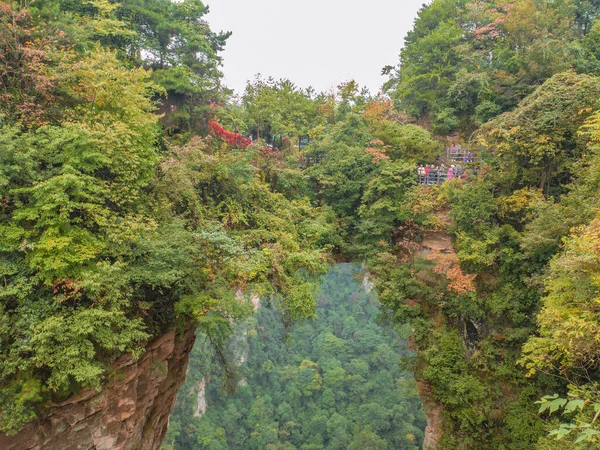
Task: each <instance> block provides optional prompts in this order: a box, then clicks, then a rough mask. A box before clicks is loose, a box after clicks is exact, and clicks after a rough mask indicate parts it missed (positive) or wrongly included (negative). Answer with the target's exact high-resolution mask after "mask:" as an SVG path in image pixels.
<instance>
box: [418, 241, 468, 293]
mask: <svg viewBox="0 0 600 450" xmlns="http://www.w3.org/2000/svg"><path fill="white" fill-rule="evenodd" d="M427 259H428V260H430V261H435V263H436V265H435V267H434V268H433V271H434V272H435V273H437V274H440V275H445V276H446V278H447V279H448V281H450V284H449V285H448V289H449V290H450V291H452V292H454V293H455V294H457V295H463V294H466V293H468V292H474V291H475V284H474V283H473V282H474V281H475V275H471V274H465V273H464V272H463V271H462V269H461V268H460V265H459V263H458V257H457V256H456V253H454V252H451V253H441V252H438V251H432V252H431V253H430V254H429V255H427Z"/></svg>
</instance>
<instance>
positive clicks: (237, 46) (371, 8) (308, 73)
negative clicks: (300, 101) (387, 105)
mask: <svg viewBox="0 0 600 450" xmlns="http://www.w3.org/2000/svg"><path fill="white" fill-rule="evenodd" d="M423 3H425V0H368V1H361V2H359V1H356V0H206V1H205V4H208V5H209V6H210V13H209V14H208V16H207V17H206V18H207V20H208V22H209V23H210V26H211V29H213V30H214V31H221V30H223V31H232V32H233V35H232V36H231V37H230V38H229V40H228V42H227V47H226V49H225V52H224V53H223V57H224V63H225V64H224V68H223V70H224V73H225V83H226V84H227V85H228V86H229V87H232V88H234V89H235V91H236V92H237V93H241V92H242V91H243V89H244V87H245V85H246V80H248V79H252V78H254V75H255V74H257V73H261V74H262V75H263V76H265V77H267V76H273V77H274V78H276V79H279V78H289V79H290V80H292V81H293V82H294V83H296V85H298V86H300V87H308V86H309V85H310V86H313V87H314V88H315V89H316V90H317V91H325V90H329V89H330V88H332V87H335V86H336V85H337V84H339V83H340V82H342V81H346V80H350V79H355V80H357V81H358V82H359V83H360V84H361V85H362V86H367V87H368V88H369V89H370V90H371V92H372V93H374V94H375V93H377V91H378V90H379V88H380V87H381V85H382V84H383V83H384V81H385V78H384V77H382V76H381V75H380V74H381V69H382V67H384V66H386V65H388V64H389V65H396V64H397V63H398V55H399V52H400V48H401V47H402V44H403V42H404V36H405V35H406V33H407V32H408V31H409V30H410V29H411V28H412V24H413V21H414V19H415V17H416V13H417V11H418V10H419V8H420V7H421V5H422V4H423Z"/></svg>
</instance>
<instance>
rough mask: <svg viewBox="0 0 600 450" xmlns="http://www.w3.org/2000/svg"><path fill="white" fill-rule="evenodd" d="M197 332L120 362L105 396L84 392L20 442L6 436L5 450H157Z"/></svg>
mask: <svg viewBox="0 0 600 450" xmlns="http://www.w3.org/2000/svg"><path fill="white" fill-rule="evenodd" d="M195 337H196V335H195V331H194V329H189V330H187V331H186V332H185V333H184V334H183V335H182V334H177V333H175V332H174V331H171V332H168V333H166V334H165V335H163V336H161V337H160V338H158V339H156V340H155V341H154V342H152V343H150V344H149V345H148V346H147V348H146V352H145V353H144V354H143V355H142V356H141V357H140V358H139V359H138V360H135V359H134V358H133V357H132V356H131V355H124V356H122V357H120V358H119V359H118V360H117V361H115V362H114V363H113V364H112V365H111V367H110V370H109V376H108V378H107V381H106V383H105V385H104V389H103V390H102V392H97V391H84V392H81V393H80V394H78V395H76V396H73V397H71V398H69V399H68V400H67V401H65V402H63V403H60V404H53V405H51V406H50V407H49V408H48V409H46V410H45V411H44V413H43V415H42V417H40V419H39V420H37V421H34V422H31V423H29V424H28V425H26V426H25V428H24V429H23V430H22V431H21V432H20V433H19V434H17V435H16V436H10V437H7V436H3V435H0V449H2V450H75V449H77V450H129V449H140V450H142V449H143V450H155V449H158V448H160V445H161V442H162V439H163V437H164V435H165V433H166V431H167V425H168V420H169V414H170V413H171V410H172V409H173V405H174V403H175V397H176V396H177V390H178V389H179V387H180V386H181V384H182V383H183V382H184V380H185V374H186V369H187V365H188V357H189V354H190V351H191V350H192V346H193V344H194V339H195Z"/></svg>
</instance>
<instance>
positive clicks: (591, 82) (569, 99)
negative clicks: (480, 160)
mask: <svg viewBox="0 0 600 450" xmlns="http://www.w3.org/2000/svg"><path fill="white" fill-rule="evenodd" d="M598 94H600V83H599V79H598V78H596V77H592V76H588V75H577V74H575V73H572V72H567V73H563V74H559V75H555V76H553V77H552V78H550V79H549V80H548V81H546V82H545V83H544V84H543V85H542V86H540V87H539V88H538V89H537V90H536V91H535V92H534V93H532V94H531V95H530V96H529V97H527V98H526V99H525V100H524V101H523V102H521V103H520V104H519V106H518V107H517V108H516V109H515V110H514V111H511V112H509V113H505V114H503V115H501V116H499V117H498V118H496V119H494V120H492V121H490V122H489V123H488V124H486V125H485V126H484V127H482V129H481V133H483V134H484V135H485V140H486V143H487V144H488V145H491V146H493V147H494V152H495V155H496V156H497V157H498V161H499V163H500V167H499V169H500V176H501V177H502V178H503V181H504V183H505V184H508V185H512V186H515V187H522V186H536V185H537V186H539V187H540V189H542V190H545V191H546V192H548V193H550V192H551V193H556V192H557V191H558V189H557V188H558V187H559V186H557V185H558V184H564V183H567V182H568V181H570V177H571V176H572V175H573V172H574V163H575V162H576V161H577V160H578V159H579V158H580V157H581V155H582V153H583V151H584V149H585V140H584V139H581V136H580V135H579V134H578V130H579V128H580V127H581V125H583V123H584V121H585V119H586V117H587V116H588V115H589V114H590V113H591V112H592V109H593V108H595V107H596V106H597V105H596V98H597V96H598ZM553 187H554V188H555V189H554V190H553V191H551V189H552V188H553ZM558 192H560V191H558Z"/></svg>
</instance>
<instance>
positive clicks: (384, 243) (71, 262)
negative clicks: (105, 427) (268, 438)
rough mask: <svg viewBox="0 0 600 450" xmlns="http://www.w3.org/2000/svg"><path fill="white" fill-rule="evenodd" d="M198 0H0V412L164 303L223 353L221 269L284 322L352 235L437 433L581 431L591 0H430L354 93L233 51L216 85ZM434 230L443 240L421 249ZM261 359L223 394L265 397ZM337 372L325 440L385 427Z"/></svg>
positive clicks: (593, 97)
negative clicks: (335, 426) (258, 66)
mask: <svg viewBox="0 0 600 450" xmlns="http://www.w3.org/2000/svg"><path fill="white" fill-rule="evenodd" d="M207 12H208V9H207V6H206V5H205V4H204V3H203V2H201V1H199V0H184V1H182V2H172V1H170V0H123V1H121V2H119V3H117V2H112V1H109V0H52V1H50V0H48V1H46V0H38V1H32V2H14V1H8V0H1V1H0V279H1V281H2V283H1V287H0V428H1V430H2V431H3V432H7V433H15V432H17V431H18V430H19V429H20V427H22V425H23V424H24V423H26V422H27V421H29V420H32V419H33V418H35V417H37V416H38V415H39V413H40V412H41V411H42V410H43V409H44V407H45V406H46V405H48V404H49V403H52V402H57V401H60V400H63V399H65V398H67V397H68V396H69V395H71V394H72V393H75V392H78V391H79V390H80V389H81V388H89V387H92V388H97V389H100V388H101V386H102V381H103V379H104V377H105V376H106V370H107V367H108V366H109V364H110V363H111V362H112V361H114V360H115V358H117V357H118V356H119V355H121V354H123V353H124V352H133V353H134V354H140V352H141V351H142V350H143V348H144V345H145V344H146V343H147V342H148V341H149V340H150V339H152V338H153V337H156V336H158V335H160V334H161V333H163V332H164V331H165V330H167V329H173V328H176V329H179V330H183V329H185V328H188V327H192V326H196V327H198V331H199V335H200V339H207V342H209V343H210V352H209V350H208V349H207V353H213V354H217V355H219V354H220V355H224V349H225V348H226V339H227V337H228V336H230V335H231V332H232V330H231V328H232V326H231V324H232V323H234V322H235V321H236V320H242V319H244V318H247V317H248V315H249V314H251V313H252V306H251V304H250V303H249V302H244V301H240V296H239V295H237V296H236V293H238V292H241V293H242V294H246V296H247V297H248V296H252V295H254V296H258V297H260V298H263V299H264V300H265V301H268V303H269V305H270V308H272V309H267V308H264V309H261V311H260V312H259V315H258V316H256V317H254V318H253V319H246V320H254V321H256V320H259V319H260V318H261V317H263V315H266V314H267V313H269V314H272V315H273V316H272V317H271V318H270V319H269V320H270V321H271V323H272V331H273V332H275V330H281V329H282V328H281V327H286V329H289V330H292V329H293V323H294V321H297V320H302V319H307V318H314V317H315V307H316V303H317V302H316V300H315V298H319V297H315V293H316V291H317V285H318V277H319V276H320V275H322V274H324V273H326V272H327V270H328V268H329V267H330V265H331V263H333V262H334V261H344V260H346V261H347V260H354V261H357V262H361V263H364V264H365V265H366V267H367V269H368V271H369V273H370V274H371V276H372V279H373V282H374V284H375V287H376V290H377V292H378V298H379V301H380V302H381V308H380V310H381V314H382V316H383V317H385V319H386V321H387V322H392V323H395V324H397V326H399V325H405V324H408V327H409V328H410V334H411V336H410V339H411V342H412V345H413V348H414V349H415V350H416V354H417V356H416V358H413V359H409V360H408V361H407V362H406V363H407V364H409V365H410V366H411V368H412V370H413V371H414V373H415V377H416V379H417V380H419V382H420V383H422V385H423V386H427V392H428V395H427V398H423V401H424V402H425V403H426V404H427V405H430V406H431V405H434V406H436V407H439V408H441V410H442V411H443V415H442V417H441V423H440V427H441V429H442V433H441V437H440V441H439V446H440V447H441V448H448V449H472V448H477V449H486V448H489V449H534V448H535V449H539V450H544V449H557V448H565V449H578V448H581V449H586V448H594V447H597V446H598V445H599V443H600V425H599V424H598V416H599V415H598V414H597V411H598V410H600V393H599V391H598V381H599V375H600V374H599V371H598V369H599V366H598V355H599V353H600V347H599V346H600V344H599V343H600V326H599V323H600V320H599V319H600V317H599V316H598V314H599V313H598V306H597V304H598V292H599V290H600V277H599V274H600V260H599V259H598V258H599V255H600V244H599V242H600V234H599V230H600V227H599V223H600V222H599V220H600V216H599V215H598V214H599V210H598V207H599V205H600V198H599V196H598V192H600V189H599V188H600V105H599V104H598V99H599V94H600V78H599V76H600V63H599V61H600V53H599V52H600V21H599V17H600V3H598V2H597V1H596V0H551V1H546V0H509V1H505V2H496V1H494V0H490V1H467V0H433V1H432V2H431V3H430V4H428V5H425V6H423V8H422V9H421V10H420V12H419V14H418V17H417V19H416V20H415V24H414V27H413V29H412V31H411V32H410V33H409V34H408V36H407V37H406V39H405V42H404V46H403V48H402V50H401V52H400V61H399V64H398V65H397V66H389V67H386V68H384V72H385V73H387V74H388V75H389V81H388V82H387V83H386V84H385V86H384V93H383V94H382V95H377V96H373V95H371V94H370V93H369V92H368V91H367V90H365V89H361V88H360V86H359V85H358V84H357V83H356V82H355V81H351V80H350V81H348V82H346V83H343V84H341V85H340V86H338V88H337V90H336V92H334V93H318V92H315V91H314V90H313V89H310V88H306V89H305V88H299V87H297V86H296V85H294V83H293V82H292V81H290V80H273V79H271V78H266V79H265V78H260V77H258V78H256V79H254V80H252V81H250V82H249V83H248V86H247V87H246V89H245V91H244V92H243V93H240V97H239V99H238V98H237V97H234V96H233V95H232V93H231V92H230V91H229V90H227V89H226V88H223V87H222V83H221V81H222V80H221V78H222V74H221V72H220V64H221V57H220V55H219V53H220V52H221V51H222V49H223V48H224V45H225V44H226V41H227V37H228V34H227V33H215V32H213V31H212V30H211V29H210V27H209V25H208V23H207V22H206V20H205V16H206V14H207ZM400 47H401V43H400V42H399V43H398V48H400ZM236 130H237V131H236ZM238 131H239V133H238ZM249 136H253V137H254V138H255V139H254V140H253V141H250V139H249V138H248V137H249ZM452 144H459V145H463V146H465V147H466V148H477V155H476V161H475V162H466V163H464V164H462V162H461V165H463V166H465V167H464V169H465V170H464V173H463V176H461V177H455V178H454V179H452V180H451V181H449V182H447V183H444V184H443V185H441V186H423V185H420V184H418V182H417V175H416V168H417V165H418V164H432V163H436V164H442V163H444V162H445V163H448V161H445V160H444V158H445V157H447V154H446V152H445V151H444V147H446V148H447V147H449V146H450V145H452ZM443 236H445V237H450V238H451V239H452V246H453V250H452V251H450V252H447V253H444V254H439V255H436V254H435V253H434V254H429V255H426V254H425V253H426V252H424V251H423V246H424V245H426V244H427V242H428V241H431V239H433V238H436V237H437V238H438V239H439V238H441V237H443ZM242 296H243V295H242ZM357 313H358V312H357ZM340 314H341V313H340ZM352 314H354V312H352ZM275 317H277V318H278V320H279V321H280V322H281V325H275ZM328 317H329V316H328V315H327V314H323V317H322V318H317V319H316V320H317V322H316V323H320V322H319V321H321V320H327V318H328ZM265 320H266V318H265ZM355 320H358V319H357V318H355ZM307 323H309V322H306V324H307ZM306 324H305V325H302V326H303V327H307V326H308V325H306ZM298 329H299V330H300V329H302V330H307V329H308V328H302V327H300V328H298ZM270 331H271V330H270ZM315 333H318V331H315ZM336 333H337V330H336ZM336 333H334V334H333V336H334V337H337V338H338V339H341V338H342V337H340V336H337V334H336ZM382 333H383V334H382V336H388V337H389V339H390V341H389V342H385V343H383V344H385V345H387V346H388V348H390V349H391V348H395V347H394V344H393V342H394V341H393V338H392V337H391V336H390V333H389V332H382ZM317 335H318V334H317ZM257 336H258V333H257ZM253 339H258V338H254V337H252V338H250V337H249V342H250V343H252V342H253ZM300 342H302V341H300ZM300 342H298V345H300ZM383 344H382V345H383ZM251 345H252V344H251ZM285 345H293V343H291V341H290V340H289V339H288V340H287V341H286V344H285ZM265 348H266V347H265ZM402 351H404V350H401V351H400V350H399V353H398V354H395V355H391V354H390V355H388V359H389V362H390V364H391V365H389V366H386V367H389V368H386V369H385V370H387V372H388V373H389V374H390V375H391V374H392V373H398V370H399V369H398V368H397V367H395V368H393V367H392V366H393V365H394V364H395V362H394V361H397V360H398V357H399V356H401V355H400V353H401V352H402ZM256 356H257V357H259V356H260V354H258V353H257V355H256ZM287 356H288V355H279V356H278V357H275V356H271V355H269V358H268V359H270V360H271V361H272V362H273V363H274V362H275V361H276V360H277V359H278V358H280V359H282V360H284V359H285V358H286V357H287ZM310 358H311V359H310V360H311V361H313V362H314V363H315V364H318V369H315V370H312V369H311V370H309V371H312V372H313V373H315V374H316V373H317V372H318V371H319V370H326V369H328V368H329V367H328V366H327V365H326V364H325V363H320V362H319V361H316V360H318V359H319V358H317V357H316V356H310ZM336 359H337V360H339V361H340V363H341V367H342V369H343V370H345V371H347V372H348V373H351V371H350V368H349V367H346V366H345V365H344V360H343V358H342V357H341V356H340V357H337V356H336ZM221 363H222V364H227V363H228V362H227V358H225V357H224V358H223V359H222V361H221ZM301 363H302V361H300V364H301ZM284 364H287V362H286V363H284ZM309 365H310V364H309ZM295 367H298V365H296V366H295ZM267 369H268V368H265V367H263V365H261V367H260V368H259V367H256V366H254V367H252V371H253V373H251V374H247V376H246V380H247V381H248V383H249V384H248V385H247V386H243V387H242V390H241V391H240V392H239V393H238V394H235V395H242V396H243V395H248V392H251V393H252V396H251V398H253V399H256V397H258V396H260V399H261V401H262V402H267V400H268V399H267V396H268V397H270V401H271V402H272V404H273V405H274V404H275V403H276V400H277V399H276V398H275V396H274V395H273V394H266V393H265V392H266V391H269V388H268V386H267V385H266V384H265V383H267V382H271V381H275V380H276V379H277V373H278V372H277V373H273V372H271V373H267V372H266V370H267ZM306 369H309V367H308V366H307V367H303V368H302V370H303V371H305V370H306ZM244 370H245V369H244ZM369 370H370V369H369ZM383 373H384V371H381V373H380V374H379V373H378V374H373V376H372V377H373V379H379V378H378V377H380V376H381V374H383ZM305 374H308V371H306V372H305ZM319 375H321V373H320V372H319ZM190 376H191V377H194V376H197V374H196V375H194V374H192V373H190ZM384 378H385V377H384ZM392 378H393V377H392ZM224 379H225V380H227V379H228V377H227V376H225V377H224ZM252 379H256V384H253V385H250V381H251V380H252ZM323 380H324V376H323ZM323 382H324V381H323ZM381 382H382V383H384V382H386V381H385V380H383V379H382V381H381ZM368 383H369V381H367V382H366V383H365V385H367V384H368ZM263 389H264V390H265V392H263ZM213 394H214V392H213V393H211V392H210V390H209V395H213ZM334 394H335V393H334ZM324 395H325V393H324V392H323V396H324ZM211 398H213V399H214V397H211ZM234 399H235V397H234ZM354 400H355V401H356V404H354V405H352V404H351V403H350V400H349V401H348V403H347V404H346V403H344V402H336V404H335V407H339V408H342V409H340V411H339V412H336V413H335V414H338V415H339V416H341V417H345V418H346V420H347V423H348V424H350V423H353V424H355V426H357V427H358V428H352V427H347V428H346V431H347V433H348V439H350V441H349V442H351V441H352V440H353V439H355V438H357V436H358V437H359V438H360V436H361V435H362V436H363V437H364V438H365V439H370V438H373V437H374V436H375V434H377V436H379V438H374V439H376V440H377V439H385V440H388V442H393V445H400V444H398V443H399V441H394V439H400V438H394V437H393V436H404V437H406V435H405V434H404V433H398V434H395V433H396V432H397V430H394V429H388V430H385V432H384V431H382V430H381V429H380V428H377V427H376V426H375V424H366V423H363V422H361V421H360V420H358V419H357V417H359V416H358V415H357V414H359V412H360V407H361V405H363V406H364V405H368V403H365V402H363V401H362V400H361V399H360V397H356V398H355V399H354ZM286 403H287V404H288V405H289V406H290V409H292V406H293V405H294V403H293V402H292V401H286ZM309 403H310V402H304V403H302V402H300V405H299V409H296V411H294V410H293V409H292V413H291V414H292V415H294V418H295V419H296V420H295V421H294V423H296V421H297V422H298V423H299V424H300V423H302V424H304V423H306V421H303V420H300V419H303V418H304V416H305V415H306V414H310V413H309V412H308V409H303V408H305V407H308V405H309ZM338 403H339V405H338ZM400 403H401V402H400ZM265 405H266V403H265ZM279 406H281V403H278V404H277V408H279ZM384 406H385V407H386V408H387V409H388V410H390V409H391V411H392V412H393V411H395V410H394V407H393V406H390V405H389V404H387V403H386V404H385V405H384ZM353 408H354V409H353ZM257 409H258V408H257ZM285 409H287V408H285ZM342 410H343V412H344V414H342ZM355 410H356V411H359V412H356V413H355V412H354V411H355ZM238 412H239V411H238ZM288 412H289V411H288ZM211 414H219V413H218V410H217V409H215V410H214V412H211V411H209V412H208V413H207V416H206V421H205V425H204V426H206V427H207V434H206V436H208V437H210V436H214V435H215V433H216V434H218V433H221V431H217V428H219V427H213V428H212V429H210V422H209V419H210V417H211ZM240 414H242V416H244V415H246V416H248V417H249V415H250V414H251V411H248V412H247V413H246V414H244V413H240ZM273 414H274V416H272V417H265V418H264V419H265V422H261V423H263V425H265V427H266V429H270V427H271V425H272V424H273V423H278V424H279V426H281V423H280V422H279V421H277V420H275V415H276V414H277V412H276V411H274V412H273ZM282 414H283V411H282ZM409 416H410V415H409V414H406V415H403V416H402V419H399V420H400V421H401V423H405V424H412V425H415V423H414V422H413V421H412V420H409V419H410V417H409ZM336 417H337V416H336ZM415 417H416V416H415ZM278 419H279V417H278ZM330 419H331V417H330V418H328V421H329V420H330ZM211 420H215V419H214V418H213V419H211ZM386 420H387V419H386ZM384 422H385V421H383V419H382V421H379V422H378V426H383V425H382V424H383V423H384ZM401 423H400V424H396V425H398V427H399V428H401V427H402V425H401ZM246 425H247V422H246ZM246 425H244V426H246ZM367 425H368V426H369V428H367ZM421 426H422V424H421ZM361 427H362V428H361ZM281 430H282V428H278V433H279V432H280V431H281ZM184 431H185V430H174V431H173V433H177V432H179V433H184ZM209 431H210V433H213V434H212V435H211V434H210V433H209ZM283 431H284V432H289V433H290V435H289V439H288V440H287V441H285V440H284V441H285V442H287V443H288V444H289V443H293V442H294V441H293V439H295V438H296V436H299V435H295V434H294V433H293V432H292V430H288V431H286V429H285V425H284V428H283ZM186 432H187V431H186ZM380 433H382V434H380ZM386 433H389V435H386ZM184 434H185V433H184ZM191 434H195V431H194V432H192V433H191ZM200 434H203V432H200ZM284 434H285V433H284ZM317 434H318V433H317ZM413 434H414V435H415V439H416V440H417V442H418V441H419V439H420V437H419V436H418V433H416V432H415V433H413ZM181 435H183V434H181ZM384 435H385V436H384ZM251 437H252V435H251V436H250V438H251ZM238 438H239V439H241V437H240V436H238V435H234V436H225V437H224V438H223V439H225V442H228V443H231V442H233V441H232V439H238ZM247 438H248V437H247ZM250 438H248V439H250ZM322 438H323V443H327V445H330V444H331V442H332V441H331V440H332V439H334V435H331V434H329V431H328V432H327V435H325V434H324V433H323V434H322ZM219 439H221V438H219ZM228 439H230V440H229V441H228ZM221 443H222V439H221V441H219V442H216V441H215V444H214V445H221ZM244 445H245V444H244ZM292 445H295V444H292ZM301 445H304V442H303V444H301ZM317 445H318V443H317ZM348 445H350V443H349V444H348ZM357 445H360V444H357ZM405 445H412V444H409V443H405ZM288 447H289V446H288Z"/></svg>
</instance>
